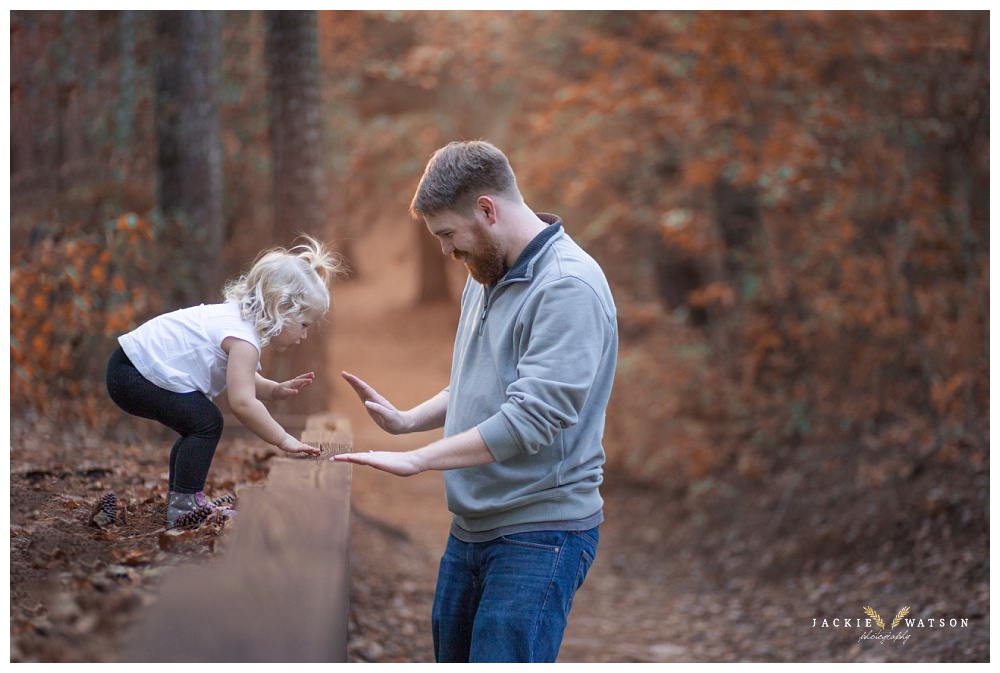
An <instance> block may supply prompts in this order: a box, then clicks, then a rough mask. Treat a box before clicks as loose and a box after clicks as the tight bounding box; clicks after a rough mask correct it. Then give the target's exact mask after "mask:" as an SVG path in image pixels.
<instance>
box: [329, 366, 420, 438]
mask: <svg viewBox="0 0 1000 673" xmlns="http://www.w3.org/2000/svg"><path fill="white" fill-rule="evenodd" d="M340 375H341V376H343V377H344V380H345V381H347V382H348V383H350V384H351V387H352V388H354V392H356V393H357V394H358V397H360V398H361V401H362V402H363V403H364V405H365V409H367V410H368V415H369V416H371V417H372V420H373V421H375V422H376V423H377V424H378V426H379V427H380V428H382V429H383V430H385V431H386V432H388V433H389V434H392V435H398V434H400V433H403V432H407V431H408V429H407V424H406V418H405V417H404V416H403V413H402V412H401V411H399V410H398V409H397V408H396V407H394V406H392V404H390V403H389V400H387V399H385V398H384V397H382V396H381V395H379V394H378V393H377V392H375V389H374V388H372V387H371V386H370V385H368V384H367V383H365V382H364V381H362V380H361V379H359V378H358V377H357V376H355V375H354V374H348V373H347V372H341V373H340Z"/></svg>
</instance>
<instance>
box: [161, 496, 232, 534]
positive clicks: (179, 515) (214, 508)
mask: <svg viewBox="0 0 1000 673" xmlns="http://www.w3.org/2000/svg"><path fill="white" fill-rule="evenodd" d="M219 500H220V502H219V504H217V503H215V502H212V501H211V500H209V499H208V497H207V496H206V495H205V493H204V492H203V491H198V492H197V493H178V492H176V491H170V492H169V493H167V527H168V528H173V527H174V526H176V525H178V520H182V521H185V522H189V523H193V522H200V521H203V520H204V519H206V518H207V517H208V515H209V514H213V513H215V512H219V513H220V514H222V515H223V516H234V515H235V514H236V511H235V510H233V509H232V508H231V507H223V506H221V501H222V500H224V498H220V499H219Z"/></svg>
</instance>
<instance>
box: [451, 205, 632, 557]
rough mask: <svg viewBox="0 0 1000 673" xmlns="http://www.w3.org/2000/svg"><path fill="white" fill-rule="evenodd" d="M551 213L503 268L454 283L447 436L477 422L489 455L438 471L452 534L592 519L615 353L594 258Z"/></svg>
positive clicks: (613, 322) (609, 308) (610, 315)
mask: <svg viewBox="0 0 1000 673" xmlns="http://www.w3.org/2000/svg"><path fill="white" fill-rule="evenodd" d="M538 216H539V217H540V218H541V219H542V220H543V221H545V222H546V223H547V224H549V226H548V227H546V229H545V230H543V231H542V232H541V233H540V234H538V235H537V236H536V237H535V238H534V239H533V240H532V241H531V242H530V243H529V244H528V246H527V247H526V248H525V249H524V251H523V252H522V253H521V255H520V257H519V258H518V260H517V261H516V263H515V264H514V266H513V267H512V268H511V269H510V270H509V271H508V272H507V274H506V275H505V276H504V278H503V279H502V280H501V281H500V282H499V283H497V284H496V285H495V286H492V287H484V286H482V285H480V284H479V283H477V282H475V281H473V280H472V279H471V278H470V279H469V280H468V282H467V283H466V286H465V290H464V292H463V293H462V314H461V318H460V320H459V324H458V332H457V335H456V337H455V352H454V356H453V359H452V369H451V382H450V384H449V386H448V391H449V398H448V411H447V416H446V420H445V426H444V433H445V436H451V435H455V434H458V433H460V432H463V431H465V430H468V429H469V428H472V427H476V426H478V428H479V432H480V434H482V437H483V440H484V441H485V442H486V446H487V447H488V448H489V450H490V453H492V454H493V457H494V458H495V459H496V462H495V463H491V464H489V465H481V466H477V467H469V468H463V469H458V470H450V471H447V472H445V475H444V479H445V491H446V496H447V500H448V508H449V510H451V512H452V515H453V525H452V533H453V534H455V535H456V536H457V537H459V538H461V539H466V540H467V541H479V540H484V539H490V538H492V537H496V536H498V535H502V534H507V533H510V532H516V531H519V530H538V529H562V530H584V529H586V528H590V527H593V526H594V525H597V524H598V523H600V522H601V521H602V520H603V519H602V513H601V512H602V506H603V500H602V499H601V496H600V493H599V491H598V487H599V486H600V484H601V481H602V480H603V465H604V447H603V446H602V443H601V442H602V438H603V435H604V414H605V408H606V407H607V403H608V398H609V397H610V395H611V386H612V383H613V381H614V374H615V363H616V361H617V356H618V326H617V315H616V311H615V304H614V300H613V299H612V297H611V290H610V289H609V287H608V283H607V280H606V279H605V277H604V273H603V272H602V271H601V268H600V267H599V266H598V265H597V263H596V262H595V261H594V260H593V259H592V258H591V257H590V256H589V255H588V254H587V253H586V252H584V250H583V249H582V248H581V247H580V246H579V245H577V244H576V243H575V242H574V241H573V240H572V239H571V238H570V237H569V235H568V234H566V232H565V231H563V228H562V222H561V220H560V219H559V218H558V217H556V216H554V215H548V214H544V213H539V214H538Z"/></svg>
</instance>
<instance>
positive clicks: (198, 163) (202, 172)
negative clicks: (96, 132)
mask: <svg viewBox="0 0 1000 673" xmlns="http://www.w3.org/2000/svg"><path fill="white" fill-rule="evenodd" d="M157 40H158V42H159V47H160V49H159V54H158V57H157V63H156V67H157V78H156V84H157V115H156V116H157V133H158V138H159V151H160V154H159V180H158V187H159V200H160V207H161V208H162V210H163V212H164V213H165V214H166V215H167V217H169V218H171V219H173V220H175V221H176V222H177V224H178V227H179V228H178V229H177V230H176V232H175V233H176V238H175V239H174V240H173V241H171V242H172V243H175V244H178V245H179V246H180V247H181V249H183V250H185V251H186V253H187V254H186V255H185V257H186V258H187V260H188V265H187V266H186V267H185V268H183V269H178V271H179V275H181V276H183V277H186V278H189V279H190V284H189V286H188V288H187V290H186V291H184V292H182V296H181V297H177V298H175V300H180V303H191V302H193V301H216V300H218V299H219V298H220V287H219V283H220V280H221V279H220V278H219V273H218V270H219V264H218V260H219V258H220V255H221V252H222V239H223V220H222V147H221V131H220V126H219V100H218V88H219V65H220V44H221V33H220V16H219V13H218V12H215V11H183V12H167V11H164V12H158V14H157Z"/></svg>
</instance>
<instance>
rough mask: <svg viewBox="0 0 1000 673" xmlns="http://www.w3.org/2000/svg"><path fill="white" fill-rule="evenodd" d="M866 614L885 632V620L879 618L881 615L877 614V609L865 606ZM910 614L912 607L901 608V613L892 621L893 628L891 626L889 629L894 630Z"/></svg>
mask: <svg viewBox="0 0 1000 673" xmlns="http://www.w3.org/2000/svg"><path fill="white" fill-rule="evenodd" d="M865 614H866V615H868V616H869V617H871V618H872V621H874V622H875V624H876V626H878V627H879V628H880V629H882V630H885V620H883V619H882V618H881V617H880V616H879V614H878V613H877V612H875V608H872V607H869V606H867V605H866V606H865ZM908 614H910V607H909V606H906V607H903V608H900V609H899V612H897V613H896V616H895V617H894V618H893V620H892V626H890V627H889V628H890V629H894V628H896V627H897V626H899V623H900V622H901V621H903V617H905V616H906V615H908Z"/></svg>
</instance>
